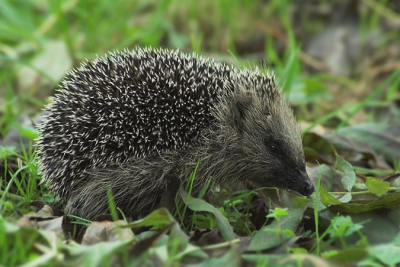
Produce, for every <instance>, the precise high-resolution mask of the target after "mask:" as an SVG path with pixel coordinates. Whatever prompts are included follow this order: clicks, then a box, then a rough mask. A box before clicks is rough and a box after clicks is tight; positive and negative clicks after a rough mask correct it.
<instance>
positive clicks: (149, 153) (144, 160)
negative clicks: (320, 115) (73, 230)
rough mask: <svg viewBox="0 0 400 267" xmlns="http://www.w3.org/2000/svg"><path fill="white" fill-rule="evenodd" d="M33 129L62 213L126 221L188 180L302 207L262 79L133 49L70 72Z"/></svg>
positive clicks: (276, 101)
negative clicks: (279, 194) (294, 198)
mask: <svg viewBox="0 0 400 267" xmlns="http://www.w3.org/2000/svg"><path fill="white" fill-rule="evenodd" d="M44 111H45V112H44V114H45V115H44V116H43V123H42V124H41V125H40V126H39V127H38V128H39V131H40V132H41V135H40V137H39V139H38V142H37V145H38V157H39V159H40V162H39V163H40V172H41V174H42V176H43V181H44V182H46V183H47V184H49V189H50V190H51V191H53V192H54V193H55V197H56V199H57V200H58V201H60V202H61V203H62V204H63V205H64V210H65V212H66V213H69V214H73V215H76V216H80V217H83V218H88V219H93V218H95V217H96V216H98V215H101V214H105V213H108V212H109V203H108V197H107V192H111V193H112V196H113V197H114V202H115V206H116V207H118V208H120V210H122V212H123V213H124V214H125V215H127V216H131V217H132V218H139V217H141V216H144V215H146V214H148V213H150V212H151V211H152V210H153V209H155V208H157V207H167V208H170V209H172V208H173V206H174V205H173V203H171V202H173V200H174V199H175V195H176V193H177V192H178V190H179V188H180V186H181V185H182V184H183V183H185V182H186V181H187V179H188V178H189V176H190V174H191V173H192V172H193V170H194V169H196V168H197V170H196V174H195V179H194V182H193V185H192V195H194V196H197V195H198V194H199V192H200V191H201V190H202V189H203V188H204V186H205V185H206V184H207V183H209V184H210V186H229V185H232V186H233V185H235V186H238V185H240V186H243V187H244V188H251V189H256V188H263V187H277V188H279V189H282V190H289V191H294V192H297V193H300V194H301V195H304V196H309V195H311V194H312V193H313V192H314V185H313V183H312V182H311V181H310V179H309V177H308V175H307V172H306V163H305V158H304V152H303V147H302V139H301V134H300V131H299V128H298V125H297V123H296V121H295V118H294V115H293V112H292V110H291V109H290V107H289V104H288V103H287V101H286V98H285V96H284V95H283V94H282V93H281V91H280V89H279V88H278V87H277V86H276V84H275V80H274V76H273V75H270V74H265V73H264V72H262V71H261V70H260V69H258V68H254V69H238V68H235V67H233V66H230V65H227V64H224V63H219V62H217V61H215V60H213V59H210V58H206V57H203V56H198V55H196V54H194V53H193V54H186V53H183V52H181V51H179V50H168V49H161V48H159V49H155V48H150V47H148V48H136V49H134V50H132V51H130V50H126V49H125V50H123V51H119V52H118V51H115V52H110V53H108V54H106V55H105V56H103V57H97V58H96V59H94V60H93V61H86V62H84V63H82V65H81V66H80V67H79V68H78V69H75V70H72V71H70V72H69V73H68V74H67V75H66V77H65V78H64V79H63V81H62V82H61V84H60V86H59V87H58V89H57V93H56V95H55V96H54V97H51V98H50V104H48V105H47V106H46V107H45V108H44Z"/></svg>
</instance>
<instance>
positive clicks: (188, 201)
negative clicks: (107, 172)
mask: <svg viewBox="0 0 400 267" xmlns="http://www.w3.org/2000/svg"><path fill="white" fill-rule="evenodd" d="M264 2H265V1H250V0H248V1H232V0H219V1H184V0H161V1H155V0H154V1H152V0H139V1H123V0H117V1H107V0H97V1H94V0H82V1H78V0H73V1H56V0H39V1H33V0H29V1H21V0H0V69H1V71H0V140H5V137H9V136H11V137H15V138H16V140H19V139H18V137H23V141H24V142H19V141H16V142H17V144H18V145H16V144H15V143H13V146H9V145H8V144H7V143H2V145H1V146H0V265H1V266H16V265H21V264H24V263H27V262H29V263H30V264H31V266H36V265H43V266H58V265H61V264H62V265H66V266H68V265H74V266H77V265H79V266H81V265H83V266H97V265H99V266H109V265H111V264H113V265H125V266H126V265H131V266H135V264H139V263H141V264H149V265H151V263H154V262H157V261H160V262H163V263H165V264H168V265H170V266H179V265H180V264H182V263H187V262H202V263H203V264H205V265H208V264H214V265H215V264H225V265H229V266H231V265H232V264H234V263H237V262H240V261H245V262H246V263H252V264H254V265H256V266H273V265H277V264H285V263H287V264H288V265H290V266H292V265H293V266H294V265H296V266H306V265H309V264H310V263H315V262H323V263H326V264H328V263H330V262H331V261H336V262H338V263H339V264H353V265H357V264H358V265H359V266H372V265H374V266H384V265H385V266H395V265H396V264H399V262H400V259H399V256H398V255H400V254H399V253H398V252H399V247H400V242H399V240H400V237H399V235H398V225H399V224H400V220H399V219H398V217H399V216H398V210H399V207H397V206H396V205H397V204H396V203H399V202H400V201H399V199H400V196H399V192H398V186H397V185H396V183H395V184H394V185H393V184H390V186H388V184H387V182H390V181H391V180H390V177H389V178H388V180H387V181H379V182H378V183H374V182H375V180H376V179H373V180H371V177H379V178H380V179H381V180H384V179H385V178H387V177H382V176H383V175H391V174H393V173H395V172H398V171H399V170H400V163H399V162H400V161H399V159H398V158H396V155H397V154H396V153H395V151H394V150H395V147H396V145H398V142H396V140H394V139H390V138H389V137H387V136H386V137H387V138H386V139H384V140H383V141H382V140H380V141H382V142H383V143H382V144H383V145H381V143H379V144H378V146H379V147H378V149H377V148H376V147H374V144H375V143H377V141H376V140H377V139H373V137H374V138H382V137H381V136H378V137H376V136H374V132H373V130H376V131H381V132H380V133H382V132H383V133H385V134H387V133H386V131H385V130H381V129H388V128H379V127H378V124H374V123H375V122H374V120H378V119H379V118H381V117H380V116H381V115H380V113H379V112H378V110H379V108H381V109H382V108H386V109H390V110H391V112H393V113H394V114H396V107H395V105H393V103H394V102H395V101H398V99H399V93H398V87H399V83H400V78H399V70H398V69H397V70H393V71H391V72H380V73H379V75H377V74H376V73H374V72H373V71H372V70H370V69H369V68H366V69H362V68H356V71H355V73H354V74H353V75H349V76H338V75H334V74H331V73H325V72H320V73H317V74H313V73H312V72H310V71H309V67H310V64H311V65H312V64H315V62H314V63H310V61H307V60H305V52H304V51H305V43H304V40H307V38H311V37H310V36H313V34H318V33H319V32H320V31H322V30H324V29H325V28H324V27H325V26H326V23H327V22H326V19H325V18H321V17H313V15H310V14H309V13H307V12H301V16H300V17H299V18H298V21H296V22H294V21H293V20H292V18H291V17H290V14H291V12H292V11H293V9H292V8H293V3H294V1H291V0H285V1H281V0H271V1H269V2H268V3H267V4H265V3H264ZM334 2H335V3H336V2H338V3H339V2H340V1H334ZM360 3H361V4H360V5H362V8H361V9H360V10H361V11H360V26H359V27H360V32H361V41H362V42H361V47H362V48H365V47H367V46H368V45H369V43H370V42H371V40H370V39H369V38H370V36H369V34H370V33H371V32H373V31H380V35H379V38H378V39H377V40H376V46H375V47H374V48H373V49H374V53H376V54H379V55H380V58H378V59H379V60H381V61H382V60H383V61H385V60H386V61H388V62H389V61H390V59H391V57H392V56H391V55H390V54H388V52H387V50H388V49H387V47H388V46H390V45H391V44H393V43H395V44H398V43H399V42H400V40H399V36H398V34H396V32H388V31H385V29H384V27H382V24H381V20H386V21H389V22H394V23H397V22H398V21H399V20H400V15H399V14H398V13H396V12H395V11H394V10H392V9H391V8H390V7H389V6H388V5H389V4H390V1H376V0H368V1H367V0H366V1H361V2H360ZM331 4H332V3H331V1H322V0H321V1H319V2H318V4H317V5H316V7H322V8H324V7H329V6H330V5H331ZM328 10H329V9H328ZM296 23H301V27H299V25H296ZM136 46H154V47H169V48H179V49H181V50H183V51H187V52H192V51H195V52H196V53H199V54H202V55H207V56H211V57H214V58H216V59H217V60H220V61H223V62H228V63H231V64H234V65H237V66H240V67H248V68H254V67H259V68H262V69H264V70H265V72H273V73H275V75H276V81H277V84H278V85H279V86H280V87H281V88H282V90H283V91H284V92H285V94H287V97H288V99H289V101H290V102H291V103H292V104H293V106H294V107H295V110H296V113H297V114H296V115H297V117H298V118H299V120H301V121H303V122H304V121H307V123H308V124H307V126H306V127H304V128H303V134H305V135H307V134H309V132H310V131H311V130H313V129H315V128H317V127H325V128H324V129H326V128H327V127H328V126H330V127H331V128H330V129H328V130H330V131H331V132H336V133H343V134H344V133H352V134H353V136H354V135H362V136H363V137H364V138H365V140H367V143H369V144H371V147H372V148H373V152H371V151H369V150H362V149H360V147H359V146H356V145H354V144H353V146H350V147H347V149H339V148H337V150H338V153H339V154H340V155H341V156H343V157H339V155H338V154H337V153H336V150H335V149H332V145H334V146H335V147H337V145H336V144H337V143H338V142H343V145H344V146H349V144H348V143H345V142H344V141H343V140H339V141H338V140H334V139H329V137H326V136H323V135H319V136H313V138H314V139H312V140H313V142H311V143H309V144H307V145H308V146H309V147H308V150H307V151H312V153H313V154H312V156H313V157H314V158H316V160H317V161H320V162H321V163H320V164H319V165H316V164H315V162H314V163H310V167H315V168H317V169H318V170H319V171H318V172H316V175H315V177H316V178H318V181H321V183H319V182H318V186H317V192H316V194H314V195H313V197H312V199H310V200H309V199H304V198H300V197H296V196H292V195H290V194H289V195H288V194H285V193H282V194H281V195H279V198H278V197H277V196H276V195H274V194H271V195H270V196H271V199H272V200H274V201H275V202H274V203H279V204H280V205H282V206H283V207H287V209H282V208H280V207H279V206H278V207H277V206H276V205H275V204H274V205H272V204H270V206H269V208H270V209H269V212H270V213H269V215H268V216H267V217H268V219H267V218H265V222H264V223H263V225H262V228H261V229H260V230H256V227H255V226H254V222H253V221H252V220H251V216H252V215H254V210H253V209H251V207H250V204H249V203H251V201H250V200H249V199H251V198H254V197H255V196H256V193H255V192H253V191H238V192H225V191H221V192H218V191H217V193H219V194H220V196H221V198H220V199H217V200H216V202H215V203H212V204H210V203H207V202H206V201H204V200H202V199H200V198H199V199H197V198H193V197H191V196H190V188H191V186H190V183H189V184H188V187H187V188H185V189H186V190H182V191H181V192H180V194H179V195H177V203H178V204H179V203H180V205H181V206H183V207H184V208H183V213H179V214H175V215H176V216H172V215H171V214H169V213H168V212H167V211H166V210H162V209H161V210H157V211H154V213H152V214H151V215H150V216H149V217H147V218H143V219H142V220H140V221H137V222H134V223H131V224H129V225H127V226H125V227H128V228H133V229H136V228H138V227H147V228H149V229H152V230H154V231H145V232H144V233H142V234H139V235H137V236H133V235H132V234H128V233H130V231H126V232H124V230H127V229H119V228H118V227H117V228H118V229H119V230H114V228H112V227H113V226H114V225H113V224H111V223H110V224H103V223H101V222H97V223H96V224H90V222H89V221H81V220H78V219H77V218H73V217H71V218H70V219H71V220H73V221H75V223H74V224H72V225H73V226H74V227H75V228H73V229H74V230H71V231H70V232H69V233H70V234H72V235H73V234H75V232H74V231H78V230H77V229H81V228H79V227H81V226H79V225H84V226H89V227H93V229H94V231H98V232H99V233H107V235H105V237H104V236H101V235H100V234H99V235H91V236H89V238H94V239H96V238H99V239H100V240H104V241H108V242H104V243H98V244H95V245H92V246H80V245H77V244H75V243H73V242H72V244H70V243H65V242H64V238H65V237H63V236H62V235H58V233H60V232H62V231H61V229H62V228H61V223H58V222H57V221H56V220H55V221H52V220H48V219H47V218H42V217H40V216H39V218H37V217H35V216H37V215H33V214H34V212H33V210H32V208H31V206H30V204H31V201H33V200H42V201H44V202H43V203H51V202H52V201H53V200H54V199H53V196H52V194H51V192H48V190H47V188H46V186H45V185H40V184H39V183H40V179H41V177H40V174H39V173H38V165H37V159H36V158H35V149H34V148H33V147H32V142H33V140H34V139H35V138H36V137H37V135H38V132H37V131H36V130H35V127H34V126H35V123H36V122H37V120H36V116H37V114H38V113H39V112H40V109H41V108H42V107H43V105H44V104H45V103H47V102H48V97H49V96H51V95H53V93H54V88H55V87H56V85H57V84H58V83H59V81H60V79H61V77H62V76H63V75H64V74H65V72H66V71H68V70H69V69H71V68H74V67H77V66H79V64H80V63H81V62H82V61H84V60H86V59H89V60H90V59H93V58H94V57H95V56H96V55H102V54H104V53H106V52H107V51H112V50H121V49H124V48H129V49H133V48H134V47H136ZM253 46H254V47H257V48H254V49H253ZM262 52H264V54H263V55H262V56H259V54H258V53H262ZM372 54H373V53H367V54H363V55H364V57H367V56H370V55H371V57H372ZM385 56H386V57H385ZM382 58H383V59H382ZM358 60H359V61H358V62H357V63H358V65H357V66H363V64H365V60H362V58H360V59H358ZM379 60H378V62H379ZM317 63H321V62H317ZM383 65H384V64H383ZM379 66H381V65H379ZM372 67H374V66H372ZM371 69H372V68H371ZM371 77H372V78H371ZM332 88H333V89H332ZM335 88H336V89H335ZM337 88H339V89H337ZM359 88H362V89H363V90H364V91H363V92H362V93H360V94H359V95H358V97H359V98H355V99H351V100H352V101H345V100H347V98H348V97H349V95H350V94H349V92H352V91H357V90H358V89H359ZM332 92H335V94H343V95H344V97H343V99H340V100H343V103H332V102H331V101H330V99H335V95H334V94H333V93H332ZM357 92H358V91H357ZM336 99H337V98H336ZM397 112H398V111H397ZM397 114H398V113H397ZM23 116H27V117H29V118H30V119H32V121H33V124H29V123H25V122H22V121H21V117H23ZM360 116H361V118H363V119H364V120H370V121H371V124H370V125H372V126H371V127H370V128H368V127H364V128H362V129H361V130H360V128H355V127H356V126H357V125H359V124H360V123H361V122H364V121H363V120H360ZM397 116H398V115H397ZM394 118H395V119H396V118H397V119H398V117H394ZM356 130H357V131H358V132H357V131H356ZM387 131H388V130H387ZM350 136H351V135H350ZM384 137H385V136H384ZM367 138H372V139H367ZM305 139H306V137H305ZM7 140H9V139H7ZM357 140H359V139H357ZM365 140H364V141H365ZM370 140H372V141H370ZM335 142H336V143H335ZM385 142H386V143H385ZM26 144H29V145H26ZM379 148H380V149H381V150H379ZM349 152H351V153H353V154H351V153H349ZM378 152H379V153H380V154H383V155H384V156H386V158H382V160H383V161H385V163H386V164H389V166H386V165H382V164H381V163H380V162H379V161H378V160H376V158H375V155H374V154H373V153H378ZM349 154H350V156H349ZM306 155H307V153H306ZM307 156H309V155H307ZM346 156H348V157H347V158H346ZM338 158H345V159H346V160H344V162H341V164H342V165H340V166H338V165H336V166H335V162H336V161H335V160H337V159H338ZM359 158H362V159H363V161H357V159H359ZM329 160H331V161H329ZM351 160H353V161H354V162H351V163H350V161H351ZM325 161H326V162H325ZM368 161H369V162H370V161H374V162H375V161H376V162H375V163H376V165H378V166H377V167H375V168H371V167H365V166H364V165H365V164H367V163H368ZM360 162H361V163H362V164H364V165H362V164H360ZM199 164H201V162H200V163H199ZM379 164H381V165H379ZM316 166H317V167H316ZM343 166H345V167H343ZM191 178H192V179H195V172H194V173H193V175H192V177H191ZM342 178H343V181H342ZM189 181H193V180H190V179H189ZM336 183H337V184H338V185H337V184H336ZM335 186H339V189H338V188H337V187H335ZM345 188H346V189H345ZM185 191H186V192H189V195H186V194H185ZM257 192H260V191H257ZM203 193H205V192H203ZM202 195H203V194H202ZM343 196H346V197H343ZM108 197H109V200H110V206H111V207H112V206H113V205H112V203H113V201H112V200H113V197H112V196H111V195H109V196H108ZM372 200H373V201H372ZM279 201H280V202H279ZM371 201H372V202H371ZM381 208H388V209H387V210H385V212H382V210H380V209H381ZM377 209H378V211H377ZM111 210H112V211H113V212H112V215H113V216H112V217H113V219H114V220H115V219H116V218H117V213H118V212H117V210H115V209H113V208H111ZM352 211H358V212H359V213H357V214H354V213H352ZM252 213H253V214H252ZM28 214H30V216H33V217H29V216H28ZM382 214H383V215H382ZM21 218H23V219H22V220H21V221H20V224H22V225H23V226H17V222H18V220H20V219H21ZM176 218H178V219H176ZM307 218H308V219H307ZM28 222H29V223H31V224H29V223H28ZM38 222H40V227H42V228H41V229H54V228H55V229H58V232H57V231H50V230H40V231H38V230H37V229H36V227H38V225H39V223H38ZM46 223H49V224H50V225H46ZM43 224H44V225H45V226H43ZM65 224H66V225H67V226H69V221H68V222H67V221H66V222H65ZM28 225H29V226H28ZM78 226H79V227H78ZM46 227H47V228H46ZM96 227H97V228H96ZM102 227H103V228H102ZM260 227H261V226H260ZM299 229H300V230H302V229H303V230H304V231H303V232H301V231H298V230H299ZM128 230H129V229H128ZM209 230H215V231H216V234H213V232H208V231H209ZM195 232H196V234H204V233H208V235H207V236H206V237H207V238H209V239H208V242H206V243H205V244H200V243H196V242H194V240H195V239H196V236H195V234H194V233H195ZM374 232H379V236H377V235H376V234H374ZM234 233H241V234H242V235H244V236H246V237H249V238H250V237H251V239H249V241H248V243H247V245H249V246H248V250H247V251H246V252H243V251H241V250H239V248H242V245H243V243H242V242H245V241H244V240H245V238H242V237H239V236H235V235H234ZM221 236H222V237H221ZM299 237H302V238H303V239H304V240H305V241H303V242H302V239H299ZM103 238H104V239H103ZM111 240H115V241H111ZM203 241H204V240H203ZM213 242H214V243H213ZM307 242H308V243H307ZM268 249H269V250H268ZM221 251H222V252H224V253H221ZM250 251H251V252H250ZM266 251H267V252H266ZM211 254H212V255H213V256H212V257H210V256H209V255H211Z"/></svg>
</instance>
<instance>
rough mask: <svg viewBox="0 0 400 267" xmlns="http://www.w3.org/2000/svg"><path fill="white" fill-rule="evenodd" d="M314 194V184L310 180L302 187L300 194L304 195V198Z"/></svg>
mask: <svg viewBox="0 0 400 267" xmlns="http://www.w3.org/2000/svg"><path fill="white" fill-rule="evenodd" d="M313 192H314V185H313V183H312V182H311V181H310V180H308V181H305V182H304V183H303V184H302V185H301V186H300V190H299V193H300V194H302V195H303V196H309V195H311V194H312V193H313Z"/></svg>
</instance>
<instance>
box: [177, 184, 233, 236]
mask: <svg viewBox="0 0 400 267" xmlns="http://www.w3.org/2000/svg"><path fill="white" fill-rule="evenodd" d="M180 195H181V197H182V200H183V201H184V202H185V204H186V205H187V206H188V207H189V208H190V209H191V210H193V211H207V212H211V213H212V214H213V215H214V216H215V220H216V221H217V225H218V230H219V231H220V233H221V235H222V237H223V238H224V239H225V240H227V241H230V240H233V239H234V238H235V237H234V234H233V229H232V226H231V225H230V224H229V222H228V220H227V219H226V218H225V217H224V215H223V214H222V213H221V212H220V211H219V210H218V209H217V208H215V207H214V206H212V205H211V204H209V203H207V202H206V201H204V200H202V199H199V198H194V197H189V196H188V194H187V192H186V191H185V190H183V189H182V188H181V190H180Z"/></svg>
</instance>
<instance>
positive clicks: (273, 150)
mask: <svg viewBox="0 0 400 267" xmlns="http://www.w3.org/2000/svg"><path fill="white" fill-rule="evenodd" d="M265 145H266V147H267V149H268V150H269V152H271V153H272V154H277V153H278V150H279V148H278V145H277V144H276V143H274V142H269V143H266V144H265Z"/></svg>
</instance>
